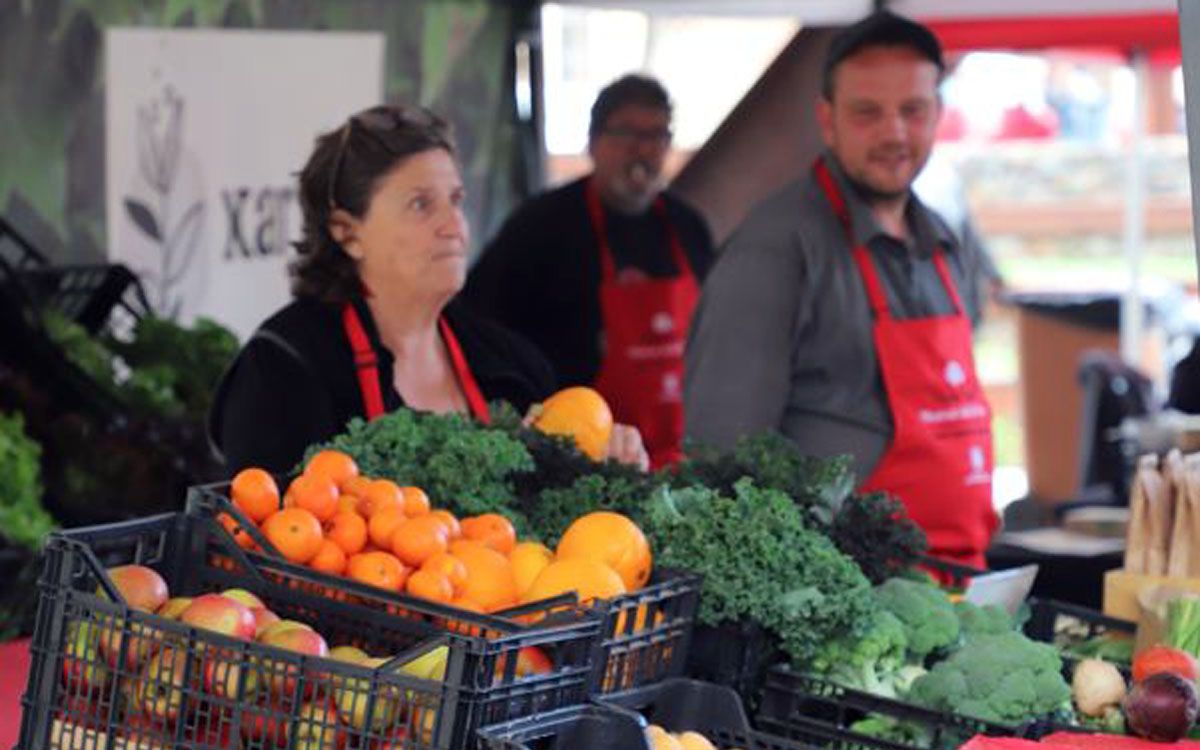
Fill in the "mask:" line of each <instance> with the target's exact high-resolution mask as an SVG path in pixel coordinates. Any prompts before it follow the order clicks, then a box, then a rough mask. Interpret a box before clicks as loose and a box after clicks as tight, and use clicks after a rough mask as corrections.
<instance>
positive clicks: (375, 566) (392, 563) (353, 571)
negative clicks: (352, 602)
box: [346, 552, 408, 591]
mask: <svg viewBox="0 0 1200 750" xmlns="http://www.w3.org/2000/svg"><path fill="white" fill-rule="evenodd" d="M407 573H408V571H407V570H405V569H404V565H403V564H402V563H401V562H400V560H399V559H397V558H396V556H395V555H393V554H392V553H391V552H362V553H360V554H357V555H351V556H350V559H349V560H347V561H346V575H347V576H349V577H350V578H353V579H354V580H356V581H361V582H363V583H367V584H370V585H372V586H377V587H379V588H381V589H387V590H388V591H400V590H401V589H403V588H404V581H405V579H406V578H407Z"/></svg>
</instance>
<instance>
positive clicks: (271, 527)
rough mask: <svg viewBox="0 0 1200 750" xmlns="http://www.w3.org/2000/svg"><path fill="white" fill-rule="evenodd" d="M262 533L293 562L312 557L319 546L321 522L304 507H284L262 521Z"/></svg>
mask: <svg viewBox="0 0 1200 750" xmlns="http://www.w3.org/2000/svg"><path fill="white" fill-rule="evenodd" d="M262 530H263V533H264V534H266V536H267V540H268V541H270V542H271V544H273V545H275V549H277V550H279V554H281V555H283V556H284V557H285V558H287V559H288V560H291V561H292V562H295V563H306V562H308V561H309V560H311V559H313V556H314V555H316V554H317V550H318V549H320V547H321V522H320V521H318V520H317V517H316V516H314V515H313V514H312V512H311V511H307V510H305V509H304V508H284V509H283V510H280V511H276V512H275V513H273V514H272V515H271V517H270V518H268V519H267V520H265V521H263V525H262Z"/></svg>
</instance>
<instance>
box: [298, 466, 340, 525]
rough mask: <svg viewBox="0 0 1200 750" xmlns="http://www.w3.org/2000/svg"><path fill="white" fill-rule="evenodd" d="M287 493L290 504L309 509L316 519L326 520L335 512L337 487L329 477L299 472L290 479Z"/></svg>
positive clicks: (336, 507)
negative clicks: (299, 473)
mask: <svg viewBox="0 0 1200 750" xmlns="http://www.w3.org/2000/svg"><path fill="white" fill-rule="evenodd" d="M287 494H288V498H289V499H290V501H291V505H292V506H294V507H296V508H304V509H305V510H307V511H310V512H311V513H312V514H313V515H314V516H316V517H317V520H318V521H328V520H329V519H330V518H332V517H333V514H334V513H337V509H338V488H337V484H336V483H334V481H333V480H332V479H330V478H329V477H325V476H321V475H320V474H301V475H300V476H298V477H296V478H295V479H293V480H292V484H291V486H290V487H288V491H287Z"/></svg>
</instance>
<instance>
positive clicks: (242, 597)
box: [221, 589, 267, 609]
mask: <svg viewBox="0 0 1200 750" xmlns="http://www.w3.org/2000/svg"><path fill="white" fill-rule="evenodd" d="M221 596H228V597H229V598H230V599H233V600H234V601H238V602H241V603H242V604H245V605H246V606H247V607H249V608H250V609H266V607H267V605H266V604H265V603H264V602H263V600H262V599H259V598H258V597H257V596H255V595H254V594H251V593H250V592H249V591H247V590H246V589H225V590H224V591H222V592H221Z"/></svg>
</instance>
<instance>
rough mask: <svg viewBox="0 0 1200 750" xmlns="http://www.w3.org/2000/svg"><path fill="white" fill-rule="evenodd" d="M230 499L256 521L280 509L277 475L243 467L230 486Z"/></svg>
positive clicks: (259, 521)
mask: <svg viewBox="0 0 1200 750" xmlns="http://www.w3.org/2000/svg"><path fill="white" fill-rule="evenodd" d="M229 494H230V499H232V500H233V504H234V505H235V506H237V509H238V510H240V511H241V512H243V513H245V514H246V517H247V518H249V519H250V520H251V521H254V522H255V523H262V522H263V520H264V519H266V517H267V516H269V515H271V514H272V513H274V512H275V511H277V510H279V486H278V485H276V484H275V477H273V476H271V475H270V474H268V473H267V472H266V471H264V470H262V469H255V468H250V469H242V470H241V471H239V472H238V473H237V476H235V477H234V478H233V483H232V484H231V485H230V487H229Z"/></svg>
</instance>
